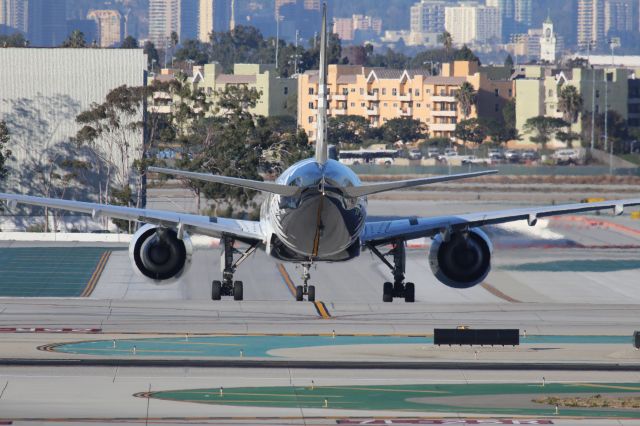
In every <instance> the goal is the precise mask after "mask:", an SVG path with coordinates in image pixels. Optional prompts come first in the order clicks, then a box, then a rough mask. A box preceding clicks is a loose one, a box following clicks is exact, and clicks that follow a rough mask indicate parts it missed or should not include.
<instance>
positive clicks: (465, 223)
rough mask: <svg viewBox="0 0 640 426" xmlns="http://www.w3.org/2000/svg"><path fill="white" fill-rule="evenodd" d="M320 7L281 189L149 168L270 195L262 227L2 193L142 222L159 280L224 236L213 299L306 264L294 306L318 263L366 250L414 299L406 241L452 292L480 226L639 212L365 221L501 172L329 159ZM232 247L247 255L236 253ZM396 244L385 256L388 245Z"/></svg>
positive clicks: (581, 208)
mask: <svg viewBox="0 0 640 426" xmlns="http://www.w3.org/2000/svg"><path fill="white" fill-rule="evenodd" d="M326 15H327V14H326V5H325V6H324V7H323V17H322V32H321V52H320V71H319V90H318V116H317V133H316V134H317V138H316V143H315V156H314V157H312V158H308V159H305V160H302V161H300V162H298V163H296V164H294V165H292V166H291V167H290V168H288V169H287V170H285V171H284V172H283V173H282V175H281V176H280V177H278V178H277V179H276V181H275V182H262V181H254V180H247V179H242V178H236V177H228V176H220V175H212V174H207V173H197V172H191V171H182V170H173V169H166V168H158V167H149V169H148V170H149V171H151V172H156V173H161V174H168V175H173V176H179V177H183V178H188V179H197V180H201V181H206V182H214V183H219V184H225V185H231V186H236V187H241V188H246V189H250V190H256V191H261V192H263V193H265V194H266V198H265V201H264V202H263V204H262V205H261V214H260V220H259V221H249V220H238V219H228V218H222V217H209V216H200V215H193V214H184V213H178V212H171V211H162V210H151V209H144V208H142V209H140V208H131V207H122V206H112V205H108V204H97V203H91V202H80V201H71V200H63V199H53V198H41V197H34V196H28V195H18V194H6V193H0V200H4V201H6V202H7V204H8V205H9V206H10V207H13V206H15V205H16V204H18V203H21V204H27V205H33V206H43V207H48V208H53V209H61V210H67V211H73V212H82V213H88V214H91V216H92V217H93V218H94V219H95V218H97V217H101V216H105V217H111V218H117V219H124V220H131V221H137V222H140V223H144V225H143V226H141V227H140V228H139V229H138V230H137V232H136V233H135V234H134V235H133V237H132V239H131V242H130V245H129V255H130V258H131V261H132V264H133V267H134V268H135V269H136V270H137V271H138V272H140V273H141V274H142V275H143V276H144V277H146V278H148V279H150V280H152V281H153V282H154V283H163V282H168V281H170V280H175V279H177V278H179V277H180V276H181V275H182V274H183V273H184V272H185V271H186V270H187V268H188V266H189V265H190V263H191V255H192V251H193V247H192V244H191V240H190V237H189V234H190V233H192V234H200V235H207V236H211V237H217V238H220V241H221V246H222V256H221V257H222V259H221V269H222V279H221V280H215V281H213V282H212V284H211V298H212V299H213V300H221V298H222V296H233V298H234V300H243V291H244V290H243V283H242V281H234V273H235V272H236V270H237V268H238V266H240V264H241V263H242V262H244V261H245V260H246V259H247V258H248V257H249V256H250V255H251V254H253V253H254V252H255V251H256V250H257V249H262V250H264V251H265V252H266V253H267V254H269V255H270V256H272V257H274V258H276V259H279V260H281V261H286V262H293V263H297V264H301V265H302V267H303V276H302V280H303V285H299V286H297V287H296V300H298V301H302V300H304V296H307V300H309V301H315V298H316V291H315V286H313V285H309V284H308V282H309V280H310V278H311V277H310V273H309V270H310V268H311V266H312V265H313V264H314V263H320V262H329V263H330V262H344V261H348V260H351V259H354V258H356V257H358V256H359V255H360V254H361V252H362V250H367V249H368V250H370V251H371V252H372V253H373V254H374V255H375V256H377V257H378V258H379V259H380V261H382V262H383V263H384V264H385V265H386V266H387V267H388V268H389V269H390V270H391V273H392V275H393V282H391V281H387V282H385V283H384V284H383V288H382V290H383V291H382V300H383V302H392V301H393V299H394V298H404V300H405V301H406V302H414V301H415V284H414V283H411V282H405V263H406V252H405V244H406V241H407V240H411V239H415V238H420V237H430V238H432V239H433V242H432V244H431V248H430V251H429V255H428V262H429V265H430V267H431V270H432V272H433V274H434V275H435V277H436V278H437V279H438V280H439V281H440V282H442V283H443V284H444V285H447V286H449V287H453V288H456V289H466V288H470V287H473V286H475V285H477V284H479V283H481V282H483V281H484V279H485V278H486V277H487V275H488V274H489V272H490V270H491V256H492V253H493V247H492V244H491V241H490V239H489V237H488V236H487V235H486V234H485V233H484V232H483V231H482V230H481V229H480V227H481V226H484V225H491V224H499V223H506V222H512V221H519V220H526V221H527V223H528V224H529V225H530V226H535V224H536V222H537V221H538V219H539V218H542V217H547V216H554V215H562V214H570V213H581V212H588V211H598V210H604V209H613V212H614V213H615V214H617V215H620V214H622V212H623V210H624V207H625V206H637V205H640V199H626V200H614V201H603V202H596V203H589V204H566V205H554V206H543V207H524V208H518V209H510V210H501V211H488V212H480V213H471V214H459V215H454V216H434V217H424V218H417V217H407V218H401V219H393V220H383V221H376V222H374V221H368V220H367V196H369V195H372V194H377V193H381V192H386V191H393V190H398V189H403V188H411V187H416V186H421V185H428V184H433V183H438V182H447V181H453V180H458V179H465V178H473V177H478V176H483V175H487V174H493V173H497V171H495V170H487V171H481V172H475V173H463V174H455V175H447V176H436V177H424V178H418V179H411V180H401V181H394V182H385V183H374V184H366V185H365V184H362V182H361V181H360V179H359V178H358V176H357V175H356V174H355V173H354V172H353V171H352V170H351V169H350V168H348V167H347V166H345V165H343V164H341V163H339V162H338V161H335V160H333V159H330V158H328V157H329V156H328V143H327V128H326V125H327V85H326V82H327V39H326V38H327V16H326ZM236 243H242V244H243V245H245V246H246V247H247V248H246V249H244V250H240V249H238V248H236ZM388 247H390V248H389V249H388V251H387V248H388Z"/></svg>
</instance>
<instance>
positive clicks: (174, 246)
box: [129, 225, 193, 281]
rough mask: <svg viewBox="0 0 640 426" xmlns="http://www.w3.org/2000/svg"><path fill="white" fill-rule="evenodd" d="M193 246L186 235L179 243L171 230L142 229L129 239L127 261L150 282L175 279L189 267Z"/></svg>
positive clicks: (145, 227)
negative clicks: (128, 259)
mask: <svg viewBox="0 0 640 426" xmlns="http://www.w3.org/2000/svg"><path fill="white" fill-rule="evenodd" d="M192 254H193V246H192V244H191V239H190V238H189V235H187V233H186V232H184V233H183V236H182V239H179V238H178V232H177V231H176V230H174V229H171V228H165V227H161V226H157V225H144V226H143V227H141V228H140V229H138V231H137V232H136V233H135V234H134V235H133V238H132V239H131V243H130V244H129V258H130V259H131V263H133V266H134V267H135V268H136V269H137V270H138V271H140V273H141V274H142V275H144V276H145V277H147V278H150V279H152V280H154V281H167V280H170V279H172V278H178V277H179V276H180V275H182V273H184V272H185V271H186V270H187V268H188V267H189V265H190V264H191V255H192Z"/></svg>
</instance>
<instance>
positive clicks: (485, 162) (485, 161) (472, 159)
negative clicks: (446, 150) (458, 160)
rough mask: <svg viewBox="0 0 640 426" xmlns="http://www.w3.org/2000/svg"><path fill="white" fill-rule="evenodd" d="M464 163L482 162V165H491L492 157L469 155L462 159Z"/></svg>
mask: <svg viewBox="0 0 640 426" xmlns="http://www.w3.org/2000/svg"><path fill="white" fill-rule="evenodd" d="M462 164H481V165H489V164H491V159H490V158H478V157H476V156H475V155H467V156H466V157H465V158H463V159H462Z"/></svg>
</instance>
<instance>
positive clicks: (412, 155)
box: [409, 149, 422, 160]
mask: <svg viewBox="0 0 640 426" xmlns="http://www.w3.org/2000/svg"><path fill="white" fill-rule="evenodd" d="M409 159H410V160H420V159H422V152H420V150H419V149H412V150H411V151H409Z"/></svg>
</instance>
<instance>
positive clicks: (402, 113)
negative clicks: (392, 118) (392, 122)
mask: <svg viewBox="0 0 640 426" xmlns="http://www.w3.org/2000/svg"><path fill="white" fill-rule="evenodd" d="M398 113H400V116H401V117H411V116H412V115H413V110H412V109H411V108H405V109H401V108H400V109H398Z"/></svg>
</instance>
